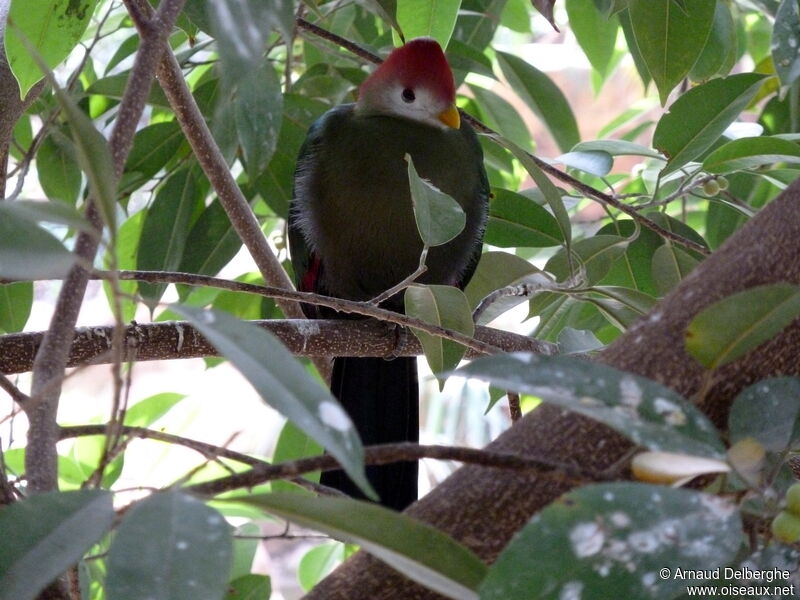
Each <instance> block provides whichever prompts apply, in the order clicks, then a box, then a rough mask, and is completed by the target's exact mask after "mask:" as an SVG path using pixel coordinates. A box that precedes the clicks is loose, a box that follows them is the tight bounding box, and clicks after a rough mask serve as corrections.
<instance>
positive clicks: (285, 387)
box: [172, 305, 375, 497]
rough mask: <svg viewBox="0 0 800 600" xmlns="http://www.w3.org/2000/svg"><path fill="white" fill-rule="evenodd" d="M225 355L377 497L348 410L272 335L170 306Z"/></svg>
mask: <svg viewBox="0 0 800 600" xmlns="http://www.w3.org/2000/svg"><path fill="white" fill-rule="evenodd" d="M172 310H174V311H175V312H176V313H178V314H179V315H181V316H183V317H184V318H186V319H189V321H190V322H191V323H192V325H193V326H195V327H196V328H197V329H198V330H199V331H200V333H202V334H203V336H204V337H205V338H206V339H207V340H208V341H209V342H211V344H213V345H214V347H215V348H216V349H217V350H218V351H219V352H220V353H221V354H222V355H223V356H225V358H227V359H228V360H230V361H231V363H232V364H233V366H235V367H236V368H237V369H239V371H240V372H241V373H242V375H244V377H245V378H246V379H247V380H248V381H249V382H250V384H251V385H252V386H253V387H254V388H255V389H256V391H258V393H259V394H260V395H261V397H262V399H263V400H264V401H265V402H267V403H268V404H269V405H270V406H272V407H273V408H274V409H275V410H277V411H278V412H280V413H282V414H283V415H285V416H286V417H287V418H289V419H290V420H291V421H292V422H293V423H294V424H295V425H297V426H298V427H299V428H300V429H302V430H303V431H305V432H306V433H307V434H308V435H310V436H311V437H312V438H314V440H315V441H317V442H318V443H320V444H321V445H322V446H323V447H324V448H325V449H326V450H327V451H328V452H329V453H330V454H332V455H333V456H334V457H335V458H336V459H337V460H338V461H339V463H340V464H341V465H342V467H343V468H344V470H345V471H346V472H347V474H348V475H349V476H350V478H351V479H352V480H353V481H354V482H355V483H356V484H358V486H359V487H360V488H361V489H362V490H364V491H365V492H366V493H368V494H369V495H370V496H373V497H374V495H375V492H374V491H372V489H371V487H370V485H369V483H368V482H367V479H366V477H365V475H364V451H363V448H362V446H361V440H360V439H359V438H358V434H357V433H356V430H355V427H353V424H352V422H351V421H350V418H349V417H348V416H347V413H345V412H344V410H343V409H342V407H341V406H340V405H339V403H338V402H337V401H336V399H335V398H334V397H333V396H331V394H330V392H329V391H328V390H327V389H325V388H324V387H323V386H322V385H321V384H320V383H319V382H318V381H317V380H315V379H313V378H312V377H311V375H310V374H309V373H308V372H307V371H306V370H305V368H304V367H303V366H302V365H301V364H300V362H299V361H298V360H297V359H296V358H295V357H294V356H292V355H291V354H290V353H289V351H288V350H287V349H286V347H285V346H284V345H283V344H281V343H280V342H279V341H278V340H277V339H276V338H275V337H274V336H273V335H272V334H270V333H269V332H268V331H266V330H265V329H261V328H260V327H257V326H255V325H253V324H251V323H245V322H243V321H240V320H239V319H236V318H234V317H231V316H229V315H227V314H225V313H222V312H217V311H210V310H205V311H204V310H199V309H196V308H190V307H188V306H178V305H173V306H172Z"/></svg>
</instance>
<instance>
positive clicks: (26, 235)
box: [0, 202, 75, 281]
mask: <svg viewBox="0 0 800 600" xmlns="http://www.w3.org/2000/svg"><path fill="white" fill-rule="evenodd" d="M6 204H8V205H9V206H5V205H6ZM13 204H15V203H8V202H4V203H0V278H5V279H21V280H24V281H31V280H36V279H61V278H63V277H64V276H65V275H66V274H67V273H68V272H69V270H70V269H71V268H72V265H73V264H74V263H75V256H74V255H73V254H72V253H70V252H68V251H67V249H66V248H64V246H63V245H62V244H61V242H59V241H58V240H57V239H56V238H55V237H53V236H52V235H51V234H50V233H48V232H47V231H45V230H44V229H42V228H41V227H39V226H37V225H36V224H34V223H31V222H30V221H29V220H28V219H26V218H22V217H20V216H19V215H17V214H16V212H15V211H14V210H13Z"/></svg>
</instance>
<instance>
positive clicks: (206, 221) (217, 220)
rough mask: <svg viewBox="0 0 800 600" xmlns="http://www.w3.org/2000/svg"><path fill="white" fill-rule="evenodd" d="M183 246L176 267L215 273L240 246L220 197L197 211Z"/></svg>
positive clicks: (195, 271)
mask: <svg viewBox="0 0 800 600" xmlns="http://www.w3.org/2000/svg"><path fill="white" fill-rule="evenodd" d="M185 247H186V248H191V249H192V251H191V252H184V253H183V257H182V258H181V263H180V265H179V267H178V270H179V271H181V272H184V273H198V274H200V275H216V274H217V273H219V272H220V270H221V269H222V267H224V266H225V265H227V264H228V263H229V262H230V260H231V259H232V258H233V257H234V256H235V255H236V253H237V252H238V251H239V248H241V247H242V239H241V238H240V237H239V235H238V234H237V233H236V230H235V229H234V228H233V225H231V220H230V219H229V218H228V215H227V214H226V213H225V209H224V208H223V207H222V204H221V203H220V201H219V200H214V201H213V202H212V203H211V204H209V205H208V207H207V208H205V209H204V210H203V212H201V213H200V216H199V217H198V218H197V220H196V221H195V222H194V225H192V228H191V230H189V236H188V237H187V238H186V245H185Z"/></svg>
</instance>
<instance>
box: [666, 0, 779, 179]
mask: <svg viewBox="0 0 800 600" xmlns="http://www.w3.org/2000/svg"><path fill="white" fill-rule="evenodd" d="M658 1H659V2H661V1H662V0H658ZM764 77H765V76H764V75H759V74H757V73H740V74H738V75H731V76H730V77H725V78H722V79H712V80H711V81H709V82H708V83H704V84H702V85H698V86H697V87H695V88H692V89H691V90H689V91H688V92H686V93H685V94H683V95H682V96H681V97H680V98H678V99H677V100H676V101H675V102H674V103H673V104H672V106H670V107H669V112H667V113H666V114H664V115H663V116H662V117H661V119H659V121H658V125H657V126H656V130H655V133H654V134H653V146H655V147H656V148H657V149H659V150H661V151H662V152H663V153H664V154H665V155H666V157H667V158H668V159H669V162H667V165H666V166H665V167H664V170H663V171H662V172H661V175H662V176H664V175H666V174H668V173H671V172H672V171H674V170H676V169H678V168H680V167H682V166H683V165H685V164H686V163H688V162H689V161H690V160H694V159H695V158H697V157H698V156H700V155H701V154H702V153H703V152H705V151H706V150H708V148H710V147H711V145H712V144H713V143H714V142H715V141H717V139H719V137H720V136H721V135H722V133H723V132H724V131H725V129H726V128H727V127H728V125H730V124H731V123H733V122H734V121H735V120H736V117H737V116H738V115H739V113H740V112H742V110H744V108H745V106H747V104H748V103H749V102H750V100H751V99H752V98H753V96H755V95H756V92H758V90H759V88H760V87H761V84H762V82H763V80H764Z"/></svg>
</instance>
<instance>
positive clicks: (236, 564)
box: [220, 506, 262, 580]
mask: <svg viewBox="0 0 800 600" xmlns="http://www.w3.org/2000/svg"><path fill="white" fill-rule="evenodd" d="M220 508H221V509H223V510H224V509H226V508H228V507H227V506H222V507H220ZM237 508H238V507H237ZM223 514H229V513H227V511H226V512H223ZM261 535H262V533H261V527H259V524H258V523H253V522H252V521H248V522H246V523H242V524H241V525H240V526H239V527H237V528H236V531H234V534H233V556H232V558H231V573H230V578H231V580H234V579H237V578H239V577H242V576H246V575H248V574H249V573H250V571H252V570H253V559H254V558H255V556H256V552H257V551H258V548H259V546H260V545H261V543H260V540H259V539H258V538H259V537H260V536H261Z"/></svg>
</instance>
